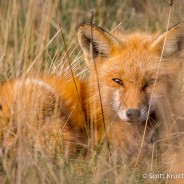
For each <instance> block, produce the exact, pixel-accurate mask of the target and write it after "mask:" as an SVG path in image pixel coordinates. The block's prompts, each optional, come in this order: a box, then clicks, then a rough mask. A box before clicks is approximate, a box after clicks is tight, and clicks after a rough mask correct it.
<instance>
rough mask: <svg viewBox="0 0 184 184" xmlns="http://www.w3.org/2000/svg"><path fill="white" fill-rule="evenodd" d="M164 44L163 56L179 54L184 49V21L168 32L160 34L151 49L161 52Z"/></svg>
mask: <svg viewBox="0 0 184 184" xmlns="http://www.w3.org/2000/svg"><path fill="white" fill-rule="evenodd" d="M165 38H166V42H165V46H164V41H165ZM163 46H164V51H163V57H169V56H173V55H178V54H180V53H181V51H182V50H184V22H181V23H179V24H177V25H175V26H173V27H171V28H170V29H169V30H168V31H167V32H165V33H163V34H162V35H160V36H159V37H158V38H157V39H156V40H155V41H154V42H153V44H152V45H151V49H152V50H153V51H155V52H156V53H157V54H161V53H162V49H163Z"/></svg>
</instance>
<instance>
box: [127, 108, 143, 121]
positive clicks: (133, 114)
mask: <svg viewBox="0 0 184 184" xmlns="http://www.w3.org/2000/svg"><path fill="white" fill-rule="evenodd" d="M140 115H141V112H140V110H138V109H128V110H127V111H126V116H127V117H128V118H129V119H130V120H136V119H138V118H139V116H140Z"/></svg>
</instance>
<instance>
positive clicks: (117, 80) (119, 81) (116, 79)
mask: <svg viewBox="0 0 184 184" xmlns="http://www.w3.org/2000/svg"><path fill="white" fill-rule="evenodd" d="M112 80H113V81H114V82H116V83H118V84H119V85H121V86H123V85H124V84H123V82H122V80H121V79H118V78H114V79H112Z"/></svg>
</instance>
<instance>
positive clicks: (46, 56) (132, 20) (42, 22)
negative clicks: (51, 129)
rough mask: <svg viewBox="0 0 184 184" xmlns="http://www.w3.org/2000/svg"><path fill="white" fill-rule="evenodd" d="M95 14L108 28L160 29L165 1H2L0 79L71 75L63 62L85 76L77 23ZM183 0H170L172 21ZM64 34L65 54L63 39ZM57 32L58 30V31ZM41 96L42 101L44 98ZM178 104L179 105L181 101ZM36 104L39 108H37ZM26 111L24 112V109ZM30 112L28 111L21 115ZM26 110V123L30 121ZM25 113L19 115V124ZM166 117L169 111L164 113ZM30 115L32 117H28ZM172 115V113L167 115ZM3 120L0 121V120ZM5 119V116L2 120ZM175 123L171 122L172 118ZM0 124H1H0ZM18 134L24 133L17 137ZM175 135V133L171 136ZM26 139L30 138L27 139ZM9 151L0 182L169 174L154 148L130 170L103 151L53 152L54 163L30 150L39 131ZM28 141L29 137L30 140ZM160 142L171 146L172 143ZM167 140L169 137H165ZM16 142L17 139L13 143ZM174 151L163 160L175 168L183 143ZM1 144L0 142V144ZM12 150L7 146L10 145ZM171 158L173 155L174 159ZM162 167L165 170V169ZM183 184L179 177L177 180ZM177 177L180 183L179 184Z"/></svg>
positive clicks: (124, 179) (136, 179)
mask: <svg viewBox="0 0 184 184" xmlns="http://www.w3.org/2000/svg"><path fill="white" fill-rule="evenodd" d="M91 10H93V11H94V12H95V23H96V24H98V25H102V26H103V27H104V28H106V29H108V30H114V29H119V30H126V31H133V30H137V29H139V30H143V31H157V30H165V28H166V24H167V19H168V12H169V5H168V1H167V0H163V1H160V0H151V1H149V0H142V1H139V0H131V1H128V0H124V1H120V0H118V1H112V0H110V1H107V0H96V1H89V0H88V1H81V0H76V1H67V0H37V1H35V0H29V1H26V0H3V1H0V79H1V81H5V80H8V79H14V78H17V77H21V76H22V75H24V76H25V75H33V74H34V75H40V74H42V73H54V74H55V75H61V74H62V73H65V74H66V75H68V74H70V72H71V71H70V70H69V67H65V66H66V65H67V66H68V64H67V63H68V61H69V62H70V63H71V66H72V68H73V70H74V71H75V74H76V75H79V76H80V77H82V78H83V77H85V75H86V73H87V71H88V70H87V68H86V66H84V62H83V57H82V56H81V55H82V54H81V52H80V49H79V46H78V43H77V38H76V32H77V27H78V25H79V24H80V23H81V22H83V21H89V18H90V17H89V11H91ZM183 12H184V1H183V0H177V1H174V5H173V8H172V14H171V21H170V22H171V25H173V24H175V23H178V22H179V21H182V20H183ZM60 27H61V28H62V32H63V34H64V37H65V41H66V46H67V50H68V55H69V58H68V57H67V54H66V48H65V45H64V42H63V38H62V34H61V32H60V31H59V28H60ZM58 31H59V32H58ZM43 100H44V99H43ZM180 105H181V106H183V104H180ZM36 108H39V107H36ZM25 113H26V112H25ZM26 114H29V113H26ZM32 114H34V109H33V110H32V111H30V117H28V120H27V121H28V122H32V121H34V120H33V119H34V118H33V116H32ZM24 115H25V114H24V112H22V114H21V115H20V116H19V117H18V118H19V119H18V121H19V122H23V121H24V120H23V116H24ZM168 116H169V117H170V113H168ZM32 118H33V119H32ZM171 119H172V117H171ZM1 121H2V120H1ZM3 121H4V122H5V123H6V120H3ZM172 122H173V124H174V121H173V119H172ZM0 128H3V127H0ZM22 136H23V135H22ZM174 136H175V135H174ZM30 137H31V138H30ZM30 137H29V136H28V137H27V139H26V136H25V137H23V138H25V139H24V142H23V143H22V144H21V145H19V146H18V148H19V149H18V154H17V155H16V156H15V154H14V150H12V151H11V154H9V150H8V149H7V150H6V151H5V152H3V153H1V157H0V181H1V183H72V184H74V183H117V184H119V183H130V184H135V183H138V184H139V183H145V184H147V183H161V182H162V183H166V182H167V181H166V180H163V181H162V180H158V179H156V180H154V179H151V180H150V181H149V180H148V179H143V178H142V173H149V172H154V173H163V172H169V168H167V164H166V162H167V161H168V159H166V161H165V162H164V161H163V160H162V162H161V163H160V155H159V151H158V149H157V148H156V147H157V145H155V150H154V153H153V154H152V155H151V158H150V156H148V157H147V156H144V157H145V158H144V163H142V165H140V166H139V167H136V168H135V169H134V168H133V166H132V165H131V166H130V164H129V163H127V162H128V161H126V162H125V161H124V160H120V161H119V160H118V158H117V157H116V153H114V154H113V155H112V158H110V159H109V158H108V156H107V155H108V153H107V150H105V149H104V150H103V151H102V152H101V153H100V154H94V155H93V156H92V157H90V158H89V159H84V158H83V157H82V156H81V155H79V156H78V157H77V158H76V159H71V160H65V159H64V158H63V157H62V155H61V153H58V152H56V157H57V162H55V161H53V160H52V159H50V158H49V157H48V156H47V155H46V154H45V152H44V151H43V152H42V150H41V151H39V152H34V149H33V147H35V146H36V143H37V139H36V137H39V134H37V135H34V136H33V137H32V136H31V135H30ZM30 139H32V140H31V141H30ZM165 142H166V143H165V144H164V146H167V148H168V147H170V148H169V150H172V149H176V147H173V148H171V146H172V144H170V143H167V142H168V140H167V141H165ZM169 142H170V141H169ZM15 144H16V143H15ZM177 144H178V147H179V148H178V149H179V151H178V154H177V155H175V154H172V152H171V151H168V149H166V150H164V151H163V154H165V156H164V158H170V162H171V164H169V166H170V165H172V163H174V164H175V166H176V167H177V168H178V169H179V167H180V166H181V162H180V160H181V159H180V158H181V157H182V156H183V150H182V149H181V145H182V143H180V144H179V143H178V142H177ZM0 146H1V145H0ZM11 149H12V147H11ZM174 159H178V160H177V161H174ZM165 168H167V169H166V170H165ZM179 171H180V172H181V170H179ZM182 182H183V183H184V180H183V181H182ZM182 182H181V181H180V183H182Z"/></svg>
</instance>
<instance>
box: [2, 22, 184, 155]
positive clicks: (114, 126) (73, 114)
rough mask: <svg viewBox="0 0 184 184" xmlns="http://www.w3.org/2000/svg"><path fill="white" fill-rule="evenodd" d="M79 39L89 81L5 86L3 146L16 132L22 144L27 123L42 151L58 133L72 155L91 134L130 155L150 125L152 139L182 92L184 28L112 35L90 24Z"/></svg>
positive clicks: (30, 80) (25, 81) (37, 81)
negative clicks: (163, 110)
mask: <svg viewBox="0 0 184 184" xmlns="http://www.w3.org/2000/svg"><path fill="white" fill-rule="evenodd" d="M78 39H79V43H80V46H81V48H82V50H83V54H84V57H85V62H86V64H87V65H88V67H89V69H90V76H89V78H87V79H86V80H84V81H81V80H79V79H77V78H75V81H73V80H71V81H70V82H67V81H66V79H64V78H58V77H54V76H46V77H40V78H26V79H22V80H21V79H17V80H14V81H9V82H5V83H3V84H1V90H0V109H1V116H0V117H1V119H0V121H1V122H0V123H1V142H2V145H3V146H4V147H6V146H7V145H8V144H9V142H12V137H16V136H15V135H16V134H15V132H16V133H17V134H18V135H19V136H18V139H21V136H22V137H23V135H22V134H21V131H22V129H23V127H24V125H25V124H26V127H27V129H26V131H25V132H24V134H25V135H26V136H27V137H28V138H27V140H28V141H30V140H32V138H33V135H34V137H39V138H40V137H41V138H40V139H39V140H40V141H39V142H38V144H37V146H38V147H39V146H40V145H41V147H42V148H44V149H46V150H47V149H49V148H51V149H52V148H53V147H54V145H57V144H58V142H62V141H61V140H60V139H59V140H56V139H57V137H58V134H60V133H61V137H62V140H63V141H64V147H65V146H66V147H67V146H68V147H70V148H71V150H72V152H75V151H74V150H76V145H77V144H87V142H88V138H89V136H88V135H91V137H92V140H93V141H94V143H95V144H97V143H98V142H103V139H104V136H105V134H107V139H108V141H109V143H112V145H114V146H115V147H117V148H120V149H122V150H125V151H126V150H128V151H130V152H131V153H133V152H135V151H136V150H137V148H139V147H140V144H139V142H140V141H141V138H142V135H143V132H144V127H145V124H146V122H147V125H148V126H147V131H146V136H145V139H146V140H147V141H146V142H147V144H149V142H150V141H152V139H153V137H154V136H153V134H154V133H153V131H154V129H155V126H156V125H157V123H156V122H157V121H158V117H159V114H160V111H159V105H160V104H161V105H162V104H165V102H166V101H169V102H170V100H171V99H172V96H173V95H175V94H176V93H177V87H178V85H177V84H178V81H179V78H180V73H181V72H180V71H181V67H182V61H183V52H182V51H183V49H184V23H183V22H182V23H179V24H177V25H176V26H174V27H172V28H171V29H169V30H168V31H167V32H166V33H163V34H161V35H158V34H146V33H139V32H137V33H132V34H123V33H120V32H117V33H114V34H110V33H108V32H106V31H104V30H103V29H102V28H100V27H97V26H95V25H91V24H88V23H87V24H83V25H81V26H80V27H79V32H78ZM163 48H164V49H163ZM161 55H162V60H161V59H160V58H161ZM160 60H161V61H160ZM160 102H162V103H160ZM15 120H16V121H15ZM15 122H16V123H15ZM88 123H89V125H90V126H89V125H88ZM26 136H25V137H26ZM36 140H37V139H36ZM24 142H25V143H26V140H25V141H24ZM49 144H50V145H51V146H49ZM70 145H71V146H70ZM58 147H59V148H60V145H59V146H58ZM70 148H69V150H70ZM77 149H78V148H77ZM69 152H70V151H69Z"/></svg>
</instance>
